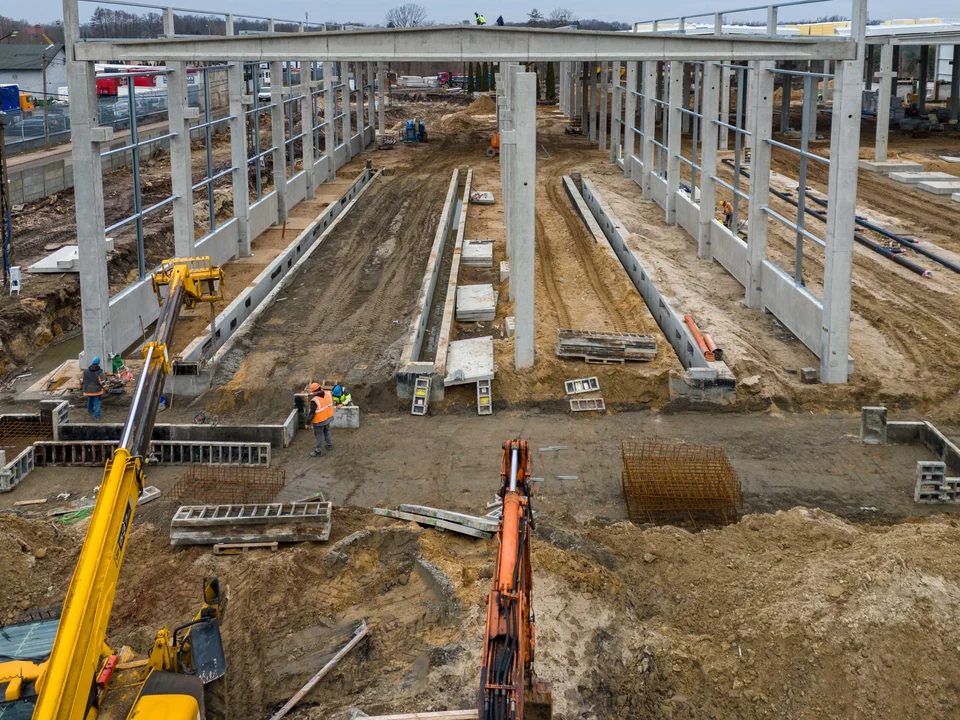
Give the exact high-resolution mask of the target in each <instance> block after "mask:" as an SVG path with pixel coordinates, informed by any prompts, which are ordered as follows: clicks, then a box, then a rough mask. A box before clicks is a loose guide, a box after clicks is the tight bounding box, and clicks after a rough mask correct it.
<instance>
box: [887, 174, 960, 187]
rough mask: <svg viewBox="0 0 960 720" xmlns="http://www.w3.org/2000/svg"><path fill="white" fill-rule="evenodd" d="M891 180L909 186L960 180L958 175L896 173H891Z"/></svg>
mask: <svg viewBox="0 0 960 720" xmlns="http://www.w3.org/2000/svg"><path fill="white" fill-rule="evenodd" d="M890 179H891V180H893V181H894V182H898V183H905V184H907V185H916V184H917V183H921V182H927V181H934V180H960V178H958V177H957V176H956V175H950V174H949V173H942V172H894V173H890Z"/></svg>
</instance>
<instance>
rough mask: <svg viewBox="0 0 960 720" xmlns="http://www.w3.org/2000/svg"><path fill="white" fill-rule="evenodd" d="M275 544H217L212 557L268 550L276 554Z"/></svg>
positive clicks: (277, 545)
mask: <svg viewBox="0 0 960 720" xmlns="http://www.w3.org/2000/svg"><path fill="white" fill-rule="evenodd" d="M279 545H280V544H279V543H277V542H264V543H217V544H216V545H214V546H213V554H214V555H239V554H241V553H244V552H247V551H248V550H269V551H270V552H276V551H277V548H278V547H279Z"/></svg>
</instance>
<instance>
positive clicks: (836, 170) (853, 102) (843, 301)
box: [820, 60, 863, 383]
mask: <svg viewBox="0 0 960 720" xmlns="http://www.w3.org/2000/svg"><path fill="white" fill-rule="evenodd" d="M862 97H863V61H862V60H853V61H846V62H839V63H837V71H836V76H835V80H834V101H833V122H832V126H831V135H830V178H829V186H828V190H827V195H828V207H827V234H826V238H825V240H826V248H825V249H824V256H825V259H824V266H823V318H822V323H821V333H820V336H821V343H820V381H821V382H824V383H845V382H847V367H848V363H847V357H848V352H849V347H850V291H851V285H852V282H853V233H854V229H855V226H856V213H857V170H858V161H859V148H860V123H859V118H860V112H861V109H862Z"/></svg>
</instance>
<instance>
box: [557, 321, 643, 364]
mask: <svg viewBox="0 0 960 720" xmlns="http://www.w3.org/2000/svg"><path fill="white" fill-rule="evenodd" d="M557 357H562V358H571V359H573V358H579V359H582V360H585V361H587V362H599V363H608V362H616V363H622V362H624V361H626V360H630V361H633V362H650V361H651V360H654V359H656V357H657V341H656V338H654V337H653V335H634V334H630V333H605V332H586V331H580V330H568V329H564V328H560V329H558V330H557Z"/></svg>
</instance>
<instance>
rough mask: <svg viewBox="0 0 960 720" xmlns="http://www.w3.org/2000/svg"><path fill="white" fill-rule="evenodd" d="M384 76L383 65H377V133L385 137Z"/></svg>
mask: <svg viewBox="0 0 960 720" xmlns="http://www.w3.org/2000/svg"><path fill="white" fill-rule="evenodd" d="M384 82H385V76H384V73H383V63H377V133H379V134H380V135H385V134H386V132H387V121H386V117H385V115H384V113H385V112H386V110H385V109H384V103H383V100H384V92H385V90H384V87H383V84H384Z"/></svg>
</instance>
